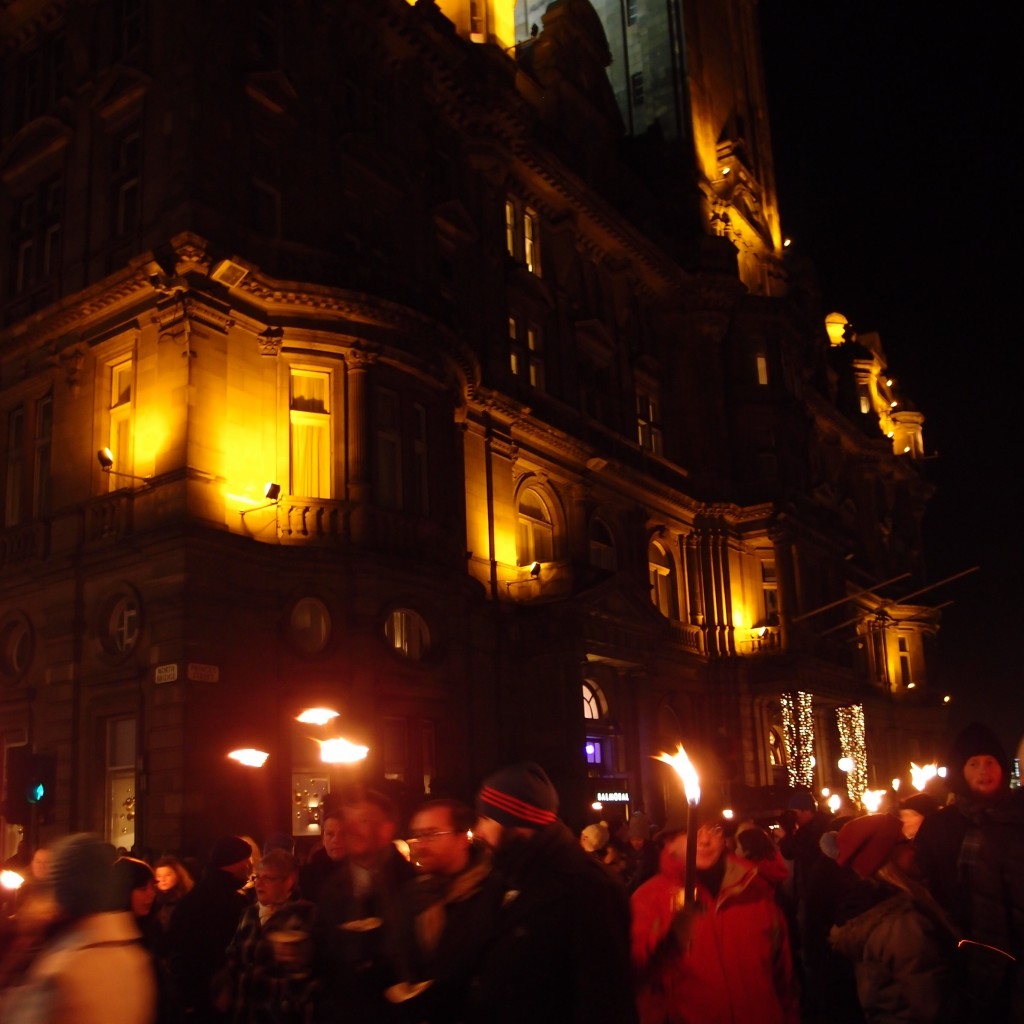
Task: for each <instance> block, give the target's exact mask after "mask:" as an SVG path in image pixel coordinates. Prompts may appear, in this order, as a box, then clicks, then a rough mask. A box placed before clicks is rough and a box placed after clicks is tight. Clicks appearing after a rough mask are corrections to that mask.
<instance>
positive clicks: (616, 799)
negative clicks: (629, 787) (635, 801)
mask: <svg viewBox="0 0 1024 1024" xmlns="http://www.w3.org/2000/svg"><path fill="white" fill-rule="evenodd" d="M597 799H598V800H600V801H601V803H603V804H628V803H629V794H628V793H598V794H597Z"/></svg>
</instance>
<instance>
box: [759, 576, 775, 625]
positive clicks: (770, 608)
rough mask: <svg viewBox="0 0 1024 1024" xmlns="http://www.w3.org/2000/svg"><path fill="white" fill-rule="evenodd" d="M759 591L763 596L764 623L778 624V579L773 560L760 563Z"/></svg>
mask: <svg viewBox="0 0 1024 1024" xmlns="http://www.w3.org/2000/svg"><path fill="white" fill-rule="evenodd" d="M761 593H762V595H763V596H764V624H765V625H766V626H777V625H778V624H779V580H778V576H777V575H776V572H775V563H774V562H762V563H761Z"/></svg>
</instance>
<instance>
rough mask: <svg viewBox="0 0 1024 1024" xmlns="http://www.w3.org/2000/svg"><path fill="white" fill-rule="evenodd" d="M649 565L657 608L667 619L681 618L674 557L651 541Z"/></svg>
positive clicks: (648, 554) (648, 555)
mask: <svg viewBox="0 0 1024 1024" xmlns="http://www.w3.org/2000/svg"><path fill="white" fill-rule="evenodd" d="M647 565H648V569H649V570H650V580H651V600H652V601H653V602H654V606H655V608H657V609H658V611H659V612H661V614H662V615H664V616H665V618H667V619H672V620H676V619H678V618H679V599H678V597H677V596H676V569H675V565H674V564H673V562H672V556H671V555H670V554H669V553H668V551H667V549H666V548H665V547H664V546H663V545H662V544H661V543H660V542H659V541H656V540H652V541H651V546H650V548H648V551H647Z"/></svg>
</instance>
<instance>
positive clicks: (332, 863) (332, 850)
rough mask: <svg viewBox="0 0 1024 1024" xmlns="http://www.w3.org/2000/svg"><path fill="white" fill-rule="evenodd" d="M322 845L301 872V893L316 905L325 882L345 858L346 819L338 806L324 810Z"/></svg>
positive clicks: (321, 828) (321, 824)
mask: <svg viewBox="0 0 1024 1024" xmlns="http://www.w3.org/2000/svg"><path fill="white" fill-rule="evenodd" d="M320 831H321V837H320V845H319V846H318V847H317V848H316V850H314V851H313V854H312V856H311V857H310V858H309V860H308V861H307V862H306V864H304V865H303V868H302V870H301V871H300V872H299V891H300V892H301V893H302V896H303V898H304V899H307V900H312V901H313V902H314V903H315V902H316V901H317V900H318V899H319V897H320V890H321V889H322V888H323V885H324V882H326V881H327V879H328V878H329V877H330V876H331V875H332V874H334V872H335V871H336V870H337V868H338V867H339V865H340V864H341V862H342V859H343V858H344V856H345V819H344V815H343V814H342V812H341V808H340V807H339V806H337V805H336V804H332V805H328V806H326V807H324V809H323V817H322V819H321V821H320Z"/></svg>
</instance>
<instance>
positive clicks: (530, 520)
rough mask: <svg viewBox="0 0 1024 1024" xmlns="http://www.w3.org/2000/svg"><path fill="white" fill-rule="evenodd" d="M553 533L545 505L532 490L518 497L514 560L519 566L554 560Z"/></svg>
mask: <svg viewBox="0 0 1024 1024" xmlns="http://www.w3.org/2000/svg"><path fill="white" fill-rule="evenodd" d="M554 546H555V533H554V527H553V526H552V522H551V512H550V511H549V510H548V506H547V503H546V502H545V501H544V499H543V498H542V497H541V496H540V494H539V493H538V492H537V491H535V490H534V489H533V488H531V487H528V488H526V489H525V490H524V491H523V493H522V494H521V495H520V496H519V517H518V523H517V530H516V559H517V563H518V564H519V565H532V564H533V563H534V562H551V561H553V560H554Z"/></svg>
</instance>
